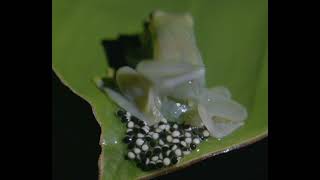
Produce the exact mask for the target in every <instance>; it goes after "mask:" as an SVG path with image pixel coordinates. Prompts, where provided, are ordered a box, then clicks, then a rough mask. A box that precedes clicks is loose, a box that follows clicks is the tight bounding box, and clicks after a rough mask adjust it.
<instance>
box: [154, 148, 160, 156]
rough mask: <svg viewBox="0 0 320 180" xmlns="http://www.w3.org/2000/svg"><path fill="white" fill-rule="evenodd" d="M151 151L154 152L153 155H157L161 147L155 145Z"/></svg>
mask: <svg viewBox="0 0 320 180" xmlns="http://www.w3.org/2000/svg"><path fill="white" fill-rule="evenodd" d="M153 152H154V154H155V155H159V154H160V153H161V148H160V147H156V148H154V150H153Z"/></svg>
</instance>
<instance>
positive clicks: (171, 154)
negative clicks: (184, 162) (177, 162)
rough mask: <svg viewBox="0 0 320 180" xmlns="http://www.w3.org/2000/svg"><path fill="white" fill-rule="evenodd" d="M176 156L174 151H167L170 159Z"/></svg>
mask: <svg viewBox="0 0 320 180" xmlns="http://www.w3.org/2000/svg"><path fill="white" fill-rule="evenodd" d="M175 156H176V154H175V153H174V151H171V152H170V153H169V158H170V159H171V158H173V157H175Z"/></svg>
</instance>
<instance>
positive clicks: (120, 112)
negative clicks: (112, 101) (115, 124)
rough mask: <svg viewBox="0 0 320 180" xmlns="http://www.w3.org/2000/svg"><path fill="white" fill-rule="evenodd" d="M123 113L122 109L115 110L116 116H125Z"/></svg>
mask: <svg viewBox="0 0 320 180" xmlns="http://www.w3.org/2000/svg"><path fill="white" fill-rule="evenodd" d="M125 115H126V112H125V111H123V110H118V111H117V116H119V117H122V116H125Z"/></svg>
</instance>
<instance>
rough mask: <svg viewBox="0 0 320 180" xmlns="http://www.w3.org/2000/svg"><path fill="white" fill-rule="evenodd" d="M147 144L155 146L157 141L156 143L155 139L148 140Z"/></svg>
mask: <svg viewBox="0 0 320 180" xmlns="http://www.w3.org/2000/svg"><path fill="white" fill-rule="evenodd" d="M149 145H150V146H151V147H155V146H156V145H157V143H156V141H155V140H151V141H150V142H149Z"/></svg>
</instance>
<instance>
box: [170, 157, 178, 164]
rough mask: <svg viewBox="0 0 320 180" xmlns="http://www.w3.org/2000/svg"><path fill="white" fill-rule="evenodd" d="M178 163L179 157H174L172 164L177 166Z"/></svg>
mask: <svg viewBox="0 0 320 180" xmlns="http://www.w3.org/2000/svg"><path fill="white" fill-rule="evenodd" d="M177 162H178V159H177V157H176V156H175V157H172V159H171V163H172V164H177Z"/></svg>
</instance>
